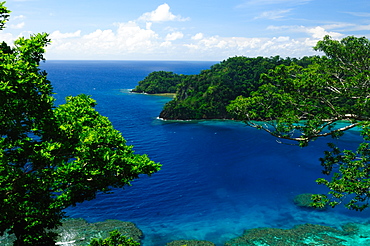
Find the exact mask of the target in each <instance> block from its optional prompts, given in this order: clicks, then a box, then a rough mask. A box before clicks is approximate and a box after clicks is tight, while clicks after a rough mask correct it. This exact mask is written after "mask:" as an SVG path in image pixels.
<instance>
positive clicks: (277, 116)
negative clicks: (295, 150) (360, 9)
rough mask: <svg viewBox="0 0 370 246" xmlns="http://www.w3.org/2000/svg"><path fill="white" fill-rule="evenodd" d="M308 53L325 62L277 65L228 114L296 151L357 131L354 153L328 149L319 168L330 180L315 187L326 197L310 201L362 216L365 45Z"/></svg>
mask: <svg viewBox="0 0 370 246" xmlns="http://www.w3.org/2000/svg"><path fill="white" fill-rule="evenodd" d="M314 49H315V50H317V51H322V52H324V53H325V55H326V56H323V57H321V58H318V57H316V58H315V60H314V63H313V64H311V65H309V66H308V67H307V68H304V67H302V66H299V65H297V64H292V65H290V66H286V65H280V66H278V67H276V68H275V69H273V70H271V71H269V72H268V73H266V74H263V75H262V76H261V81H262V84H263V85H262V86H261V87H259V88H258V90H257V91H255V92H253V93H252V94H251V96H249V97H238V98H237V99H236V100H234V101H233V102H232V103H231V104H230V106H229V107H228V110H229V112H232V113H233V114H234V115H236V117H238V118H239V119H242V120H244V121H245V122H246V123H247V125H249V126H252V127H256V128H259V129H263V130H265V131H267V132H269V133H270V134H272V135H274V136H276V137H279V138H282V139H288V140H294V141H298V142H299V144H300V145H301V146H306V145H307V144H308V143H309V142H310V141H313V140H315V139H317V138H318V137H325V136H332V137H334V138H338V137H340V136H341V135H343V134H344V132H345V131H346V130H348V129H351V128H355V127H358V128H359V129H360V130H361V134H362V136H363V141H364V142H363V143H359V147H358V149H357V151H351V150H343V151H341V150H340V149H339V148H338V147H336V146H334V145H333V144H329V146H330V148H331V150H330V151H327V152H325V157H323V158H321V163H322V165H323V167H324V171H323V172H324V174H327V175H332V178H331V180H330V181H328V180H326V179H319V180H317V182H318V183H319V184H324V185H326V186H327V187H328V188H329V189H330V191H329V195H331V197H330V198H329V197H328V196H326V195H316V196H314V197H313V200H314V204H315V205H316V206H318V207H324V206H325V204H327V203H330V205H331V206H333V207H334V206H336V205H338V204H340V203H342V202H345V203H346V206H347V207H348V208H350V209H355V210H363V209H365V208H366V207H368V206H369V205H368V199H369V198H370V182H369V180H370V170H369V164H370V163H369V157H370V156H369V149H368V142H367V141H369V136H370V132H369V129H370V128H369V123H370V104H369V97H370V86H369V85H370V84H369V83H370V41H369V40H368V39H366V38H356V37H353V36H350V37H346V38H343V39H342V40H340V41H337V40H333V39H331V38H330V37H329V36H326V37H324V39H323V40H321V41H319V42H318V43H317V45H316V46H315V47H314ZM256 120H261V121H256ZM343 122H345V124H343Z"/></svg>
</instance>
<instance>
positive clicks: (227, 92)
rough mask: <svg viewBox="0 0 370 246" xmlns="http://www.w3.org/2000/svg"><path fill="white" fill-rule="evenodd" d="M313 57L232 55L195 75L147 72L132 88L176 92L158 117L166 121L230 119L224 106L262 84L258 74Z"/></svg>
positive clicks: (150, 92)
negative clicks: (250, 56)
mask: <svg viewBox="0 0 370 246" xmlns="http://www.w3.org/2000/svg"><path fill="white" fill-rule="evenodd" d="M314 58H315V57H307V56H305V57H303V58H300V59H297V58H289V57H287V58H282V57H280V56H274V57H269V58H267V57H255V58H249V57H244V56H236V57H231V58H229V59H227V60H224V61H222V62H220V63H217V64H215V65H213V66H211V68H210V69H207V70H202V71H201V72H200V73H199V74H197V75H183V74H176V73H173V72H166V71H155V72H152V73H150V74H149V75H148V76H147V77H146V78H145V79H144V80H142V81H140V82H139V84H138V85H137V86H136V87H135V88H134V89H133V90H132V92H137V93H147V94H161V93H176V94H175V96H174V98H173V99H172V100H171V101H169V102H168V103H166V104H165V106H164V108H163V110H162V111H161V113H160V115H159V117H160V118H162V119H165V120H199V119H232V118H233V116H232V115H231V114H230V113H229V112H228V111H227V110H226V107H227V105H229V104H230V102H231V101H232V100H235V99H236V98H237V97H238V96H245V97H247V96H249V95H250V94H251V93H252V92H253V91H255V90H257V88H258V87H259V86H261V82H260V76H261V74H264V73H267V72H268V71H269V70H270V69H274V68H275V67H276V66H279V65H290V64H292V63H295V64H298V65H300V66H302V67H307V66H308V65H309V64H312V62H313V60H314Z"/></svg>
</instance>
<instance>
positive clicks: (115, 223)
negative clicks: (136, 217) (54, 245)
mask: <svg viewBox="0 0 370 246" xmlns="http://www.w3.org/2000/svg"><path fill="white" fill-rule="evenodd" d="M113 230H118V231H119V232H120V233H121V234H122V235H125V236H128V237H131V238H133V239H134V240H135V241H137V242H139V243H140V239H141V238H142V237H143V232H142V231H141V230H140V229H139V228H137V227H136V226H135V224H134V223H131V222H124V221H120V220H106V221H104V222H96V223H88V222H87V221H85V220H84V219H67V220H65V221H63V225H62V226H61V227H59V228H58V229H57V233H58V234H59V238H58V242H59V244H62V245H66V243H67V242H70V243H71V245H75V246H78V245H86V243H87V242H90V241H91V239H92V238H107V237H108V236H109V232H111V231H113ZM72 243H73V244H72Z"/></svg>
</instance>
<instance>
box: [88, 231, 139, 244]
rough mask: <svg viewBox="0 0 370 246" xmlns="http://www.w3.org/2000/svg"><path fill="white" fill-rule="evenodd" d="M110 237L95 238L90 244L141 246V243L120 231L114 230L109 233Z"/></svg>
mask: <svg viewBox="0 0 370 246" xmlns="http://www.w3.org/2000/svg"><path fill="white" fill-rule="evenodd" d="M109 234H110V235H109V237H108V238H106V239H101V238H99V239H98V238H94V239H92V240H91V242H90V244H89V245H90V246H140V243H138V242H136V241H135V240H133V239H132V238H128V237H126V236H124V235H121V233H120V232H119V231H118V230H114V231H112V232H110V233H109Z"/></svg>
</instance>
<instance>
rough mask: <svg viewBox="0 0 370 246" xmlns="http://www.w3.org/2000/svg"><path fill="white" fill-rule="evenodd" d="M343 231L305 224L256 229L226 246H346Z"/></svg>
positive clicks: (227, 243) (248, 231) (247, 231)
mask: <svg viewBox="0 0 370 246" xmlns="http://www.w3.org/2000/svg"><path fill="white" fill-rule="evenodd" d="M342 236H343V231H340V230H337V229H334V228H331V227H328V226H322V225H313V224H303V225H299V226H295V227H293V228H292V229H277V228H256V229H250V230H245V231H244V234H243V235H242V236H240V237H237V238H235V239H232V240H230V241H228V242H226V243H225V246H237V245H238V246H239V245H245V246H248V245H250V246H252V245H253V246H256V245H274V246H287V245H289V246H308V245H325V246H344V245H348V244H344V242H346V241H345V240H344V239H342Z"/></svg>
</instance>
